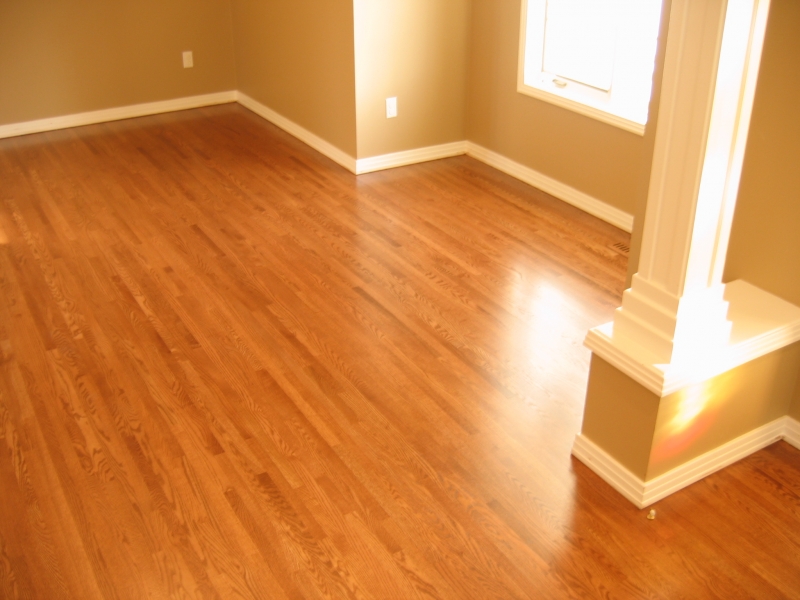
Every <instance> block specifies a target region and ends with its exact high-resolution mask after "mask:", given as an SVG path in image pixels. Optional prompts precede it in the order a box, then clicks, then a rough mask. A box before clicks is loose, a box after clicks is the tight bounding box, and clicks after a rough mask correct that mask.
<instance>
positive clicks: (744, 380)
mask: <svg viewBox="0 0 800 600" xmlns="http://www.w3.org/2000/svg"><path fill="white" fill-rule="evenodd" d="M798 362H800V343H795V344H793V345H791V346H787V347H786V348H782V349H781V350H778V351H777V352H772V353H771V354H768V355H766V356H762V357H761V358H757V359H755V360H752V361H750V362H748V363H745V364H744V365H741V366H739V367H737V368H735V369H732V370H731V371H728V372H727V373H723V374H722V375H719V376H717V377H714V378H712V379H709V380H708V381H705V382H702V383H700V384H697V385H694V386H690V387H687V388H686V389H683V390H680V391H678V392H675V393H673V394H670V395H668V396H665V397H663V398H659V397H658V396H657V395H656V394H654V393H652V392H650V391H649V390H647V389H646V388H645V387H643V386H642V385H640V384H639V383H637V382H636V381H634V380H633V379H631V378H630V377H628V376H627V375H625V374H624V373H622V372H621V371H619V370H618V369H616V368H615V367H613V366H611V365H610V364H608V363H607V362H605V361H604V360H603V359H601V358H599V357H597V356H594V355H593V356H592V363H591V367H590V373H589V387H588V390H587V393H586V408H585V410H584V416H583V426H582V430H581V434H582V435H584V436H585V437H587V438H588V439H590V440H591V441H593V442H594V443H595V444H597V445H598V446H600V447H601V448H602V449H603V450H605V451H606V452H607V453H608V454H610V455H611V456H612V457H613V458H614V459H616V460H617V462H619V463H620V464H622V465H623V466H625V467H626V468H627V469H628V470H629V471H630V472H631V473H633V474H634V475H636V476H637V477H639V478H640V479H642V480H643V481H649V480H651V479H653V478H655V477H658V476H659V475H663V474H664V473H666V472H667V471H669V470H670V469H674V468H675V467H678V466H680V465H682V464H684V463H686V462H687V461H689V460H691V459H693V458H696V457H698V456H700V455H702V454H704V453H706V452H709V451H710V450H713V449H715V448H717V447H719V446H721V445H723V444H725V443H727V442H729V441H731V440H734V439H736V438H737V437H739V436H741V435H743V434H745V433H748V432H750V431H752V430H754V429H756V428H758V427H761V426H762V425H766V424H767V423H770V422H771V421H774V420H775V419H777V418H779V417H782V416H784V415H786V414H792V415H793V416H794V417H795V418H800V387H798V385H800V383H799V382H798V379H797V364H798ZM793 400H794V403H793ZM790 407H791V409H790Z"/></svg>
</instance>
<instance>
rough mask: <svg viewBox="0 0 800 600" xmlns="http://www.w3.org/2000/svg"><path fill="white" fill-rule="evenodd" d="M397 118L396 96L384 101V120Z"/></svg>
mask: <svg viewBox="0 0 800 600" xmlns="http://www.w3.org/2000/svg"><path fill="white" fill-rule="evenodd" d="M396 116H397V96H392V97H391V98H387V99H386V118H387V119H393V118H394V117H396Z"/></svg>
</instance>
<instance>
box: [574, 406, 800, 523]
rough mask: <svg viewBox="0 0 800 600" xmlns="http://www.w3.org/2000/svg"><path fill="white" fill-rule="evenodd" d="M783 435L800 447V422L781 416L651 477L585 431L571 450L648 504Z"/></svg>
mask: <svg viewBox="0 0 800 600" xmlns="http://www.w3.org/2000/svg"><path fill="white" fill-rule="evenodd" d="M781 439H784V440H786V441H787V442H788V443H790V444H792V445H793V446H795V447H797V448H800V422H798V421H796V420H795V419H793V418H791V417H788V416H787V417H781V418H779V419H776V420H774V421H772V422H771V423H767V424H766V425H763V426H761V427H759V428H757V429H754V430H753V431H750V432H748V433H746V434H744V435H742V436H739V437H738V438H736V439H735V440H731V441H730V442H728V443H727V444H723V445H722V446H720V447H718V448H715V449H714V450H711V451H710V452H706V453H705V454H702V455H701V456H698V457H697V458H694V459H692V460H690V461H689V462H686V463H684V464H682V465H681V466H679V467H676V468H674V469H672V470H671V471H668V472H667V473H664V474H663V475H659V476H658V477H655V478H653V479H651V480H649V481H643V480H641V479H640V478H639V477H637V476H636V475H634V474H633V473H631V472H630V471H629V470H628V469H626V468H625V467H624V466H622V465H621V464H620V463H619V462H617V461H616V459H614V458H613V457H612V456H610V455H609V454H608V453H607V452H605V451H604V450H603V449H602V448H600V447H599V446H598V445H597V444H595V443H594V442H592V441H591V440H589V439H588V438H586V437H584V436H582V435H578V436H576V438H575V443H574V445H573V446H572V454H573V456H575V458H577V459H578V460H580V461H581V462H582V463H583V464H585V465H586V466H587V467H589V468H590V469H591V470H592V471H594V472H595V473H597V475H599V476H600V478H601V479H603V480H604V481H605V482H607V483H608V484H609V485H610V486H611V487H613V488H614V489H615V490H617V491H618V492H619V493H620V494H622V495H623V496H625V497H626V498H627V499H628V500H630V501H631V502H633V504H635V505H636V506H637V507H638V508H645V507H646V506H650V505H651V504H653V503H654V502H657V501H659V500H661V499H662V498H666V497H667V496H669V495H670V494H674V493H675V492H677V491H678V490H681V489H683V488H685V487H687V486H689V485H691V484H693V483H695V482H696V481H699V480H701V479H703V478H704V477H707V476H708V475H711V474H712V473H715V472H716V471H719V470H720V469H723V468H725V467H727V466H728V465H731V464H733V463H735V462H736V461H738V460H741V459H743V458H745V457H747V456H750V455H751V454H753V453H754V452H757V451H758V450H761V449H762V448H766V447H767V446H769V445H770V444H772V443H774V442H777V441H778V440H781Z"/></svg>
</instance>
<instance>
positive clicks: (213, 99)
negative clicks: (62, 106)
mask: <svg viewBox="0 0 800 600" xmlns="http://www.w3.org/2000/svg"><path fill="white" fill-rule="evenodd" d="M236 96H237V92H236V91H235V90H231V91H227V92H217V93H215V94H203V95H200V96H188V97H185V98H175V99H173V100H162V101H159V102H147V103H145V104H131V105H129V106H119V107H116V108H105V109H102V110H93V111H89V112H83V113H76V114H73V115H64V116H61V117H50V118H47V119H37V120H35V121H25V122H23V123H9V124H8V125H0V139H3V138H9V137H15V136H19V135H28V134H31V133H43V132H45V131H55V130H56V129H67V128H69V127H80V126H82V125H95V124H97V123H106V122H108V121H120V120H122V119H132V118H134V117H146V116H148V115H157V114H161V113H168V112H175V111H178V110H187V109H190V108H200V107H202V106H213V105H215V104H227V103H229V102H236Z"/></svg>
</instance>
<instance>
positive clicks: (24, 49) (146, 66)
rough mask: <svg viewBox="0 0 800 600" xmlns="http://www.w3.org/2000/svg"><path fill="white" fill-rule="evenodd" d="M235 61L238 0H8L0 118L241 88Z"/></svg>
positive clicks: (0, 33) (1, 10) (0, 5)
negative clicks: (188, 59)
mask: <svg viewBox="0 0 800 600" xmlns="http://www.w3.org/2000/svg"><path fill="white" fill-rule="evenodd" d="M184 50H192V51H193V52H194V60H195V67H194V68H192V69H184V68H183V66H182V62H181V52H182V51H184ZM233 61H234V59H233V41H232V37H231V13H230V2H229V0H167V1H165V0H135V1H134V0H124V1H123V0H114V1H109V0H75V1H73V2H59V1H57V0H2V2H0V125H2V124H7V123H19V122H24V121H31V120H35V119H42V118H47V117H55V116H62V115H69V114H74V113H79V112H85V111H91V110H99V109H104V108H113V107H117V106H125V105H128V104H139V103H142V102H153V101H157V100H168V99H172V98H180V97H183V96H193V95H197V94H207V93H212V92H221V91H226V90H233V89H236V79H235V74H234V66H233V65H234V62H233Z"/></svg>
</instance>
